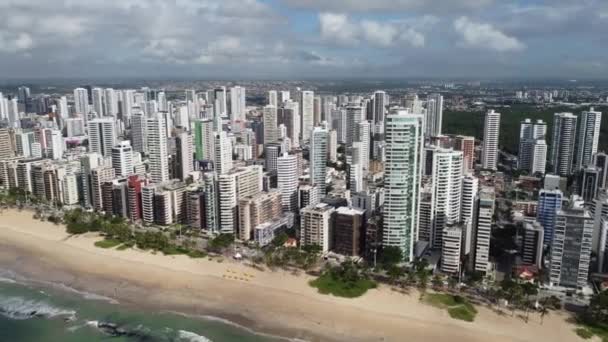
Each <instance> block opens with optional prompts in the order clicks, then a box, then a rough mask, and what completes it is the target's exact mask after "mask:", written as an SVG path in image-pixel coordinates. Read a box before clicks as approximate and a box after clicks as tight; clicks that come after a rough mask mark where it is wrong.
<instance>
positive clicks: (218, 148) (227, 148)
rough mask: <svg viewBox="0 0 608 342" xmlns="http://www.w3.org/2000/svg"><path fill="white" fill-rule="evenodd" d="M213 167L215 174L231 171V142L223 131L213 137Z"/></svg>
mask: <svg viewBox="0 0 608 342" xmlns="http://www.w3.org/2000/svg"><path fill="white" fill-rule="evenodd" d="M214 147H215V157H214V158H213V159H214V165H215V171H216V172H217V174H224V173H228V172H229V171H230V170H231V169H232V141H231V140H230V138H228V134H227V133H226V132H225V131H221V132H219V133H218V134H216V135H215V143H214Z"/></svg>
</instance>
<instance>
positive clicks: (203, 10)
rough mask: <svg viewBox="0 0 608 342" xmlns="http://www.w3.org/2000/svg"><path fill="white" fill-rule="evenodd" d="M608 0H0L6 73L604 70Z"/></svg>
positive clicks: (477, 74) (333, 74) (586, 73)
mask: <svg viewBox="0 0 608 342" xmlns="http://www.w3.org/2000/svg"><path fill="white" fill-rule="evenodd" d="M607 43H608V1H601V0H578V1H567V0H552V1H542V0H536V1H499V0H371V1H370V0H38V1H34V0H0V78H20V77H23V78H32V77H69V78H86V77H172V76H174V77H200V78H231V79H235V78H236V79H238V78H243V79H245V78H264V79H302V78H319V77H323V78H345V77H357V78H359V77H365V78H384V77H430V78H456V77H458V78H526V77H531V78H607V77H608V62H607V61H608V59H607V58H606V55H607V53H608V51H607V50H608V48H606V47H607V46H608V44H607Z"/></svg>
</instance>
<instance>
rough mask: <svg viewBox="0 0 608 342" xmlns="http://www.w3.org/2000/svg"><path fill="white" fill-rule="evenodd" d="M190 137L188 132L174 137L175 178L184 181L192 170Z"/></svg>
mask: <svg viewBox="0 0 608 342" xmlns="http://www.w3.org/2000/svg"><path fill="white" fill-rule="evenodd" d="M192 145H193V144H192V136H191V135H190V134H188V132H182V133H179V134H178V135H177V136H176V137H175V152H176V153H175V154H176V161H177V163H176V166H177V170H176V171H177V172H176V173H175V174H176V176H177V178H179V179H181V180H182V181H183V180H186V178H188V177H189V175H190V173H191V172H192V170H193V165H194V160H193V155H194V154H193V152H192Z"/></svg>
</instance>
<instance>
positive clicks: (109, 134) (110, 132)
mask: <svg viewBox="0 0 608 342" xmlns="http://www.w3.org/2000/svg"><path fill="white" fill-rule="evenodd" d="M87 126H88V132H89V150H90V151H91V152H97V153H99V154H101V155H102V156H104V157H108V156H110V155H111V153H112V147H114V145H116V127H115V121H114V119H113V118H97V119H93V120H89V123H88V125H87Z"/></svg>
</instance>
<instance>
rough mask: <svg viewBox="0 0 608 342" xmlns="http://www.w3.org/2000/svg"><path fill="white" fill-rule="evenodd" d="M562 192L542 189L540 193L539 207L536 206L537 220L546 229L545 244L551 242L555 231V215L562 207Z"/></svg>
mask: <svg viewBox="0 0 608 342" xmlns="http://www.w3.org/2000/svg"><path fill="white" fill-rule="evenodd" d="M562 198H563V195H562V192H561V191H560V190H557V189H556V190H544V189H543V190H540V192H539V194H538V207H537V208H536V220H537V221H538V222H539V223H540V224H541V226H543V228H544V229H545V233H544V238H545V244H546V245H549V244H551V241H552V240H553V232H554V231H555V217H556V215H557V212H558V211H559V210H561V209H562Z"/></svg>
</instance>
